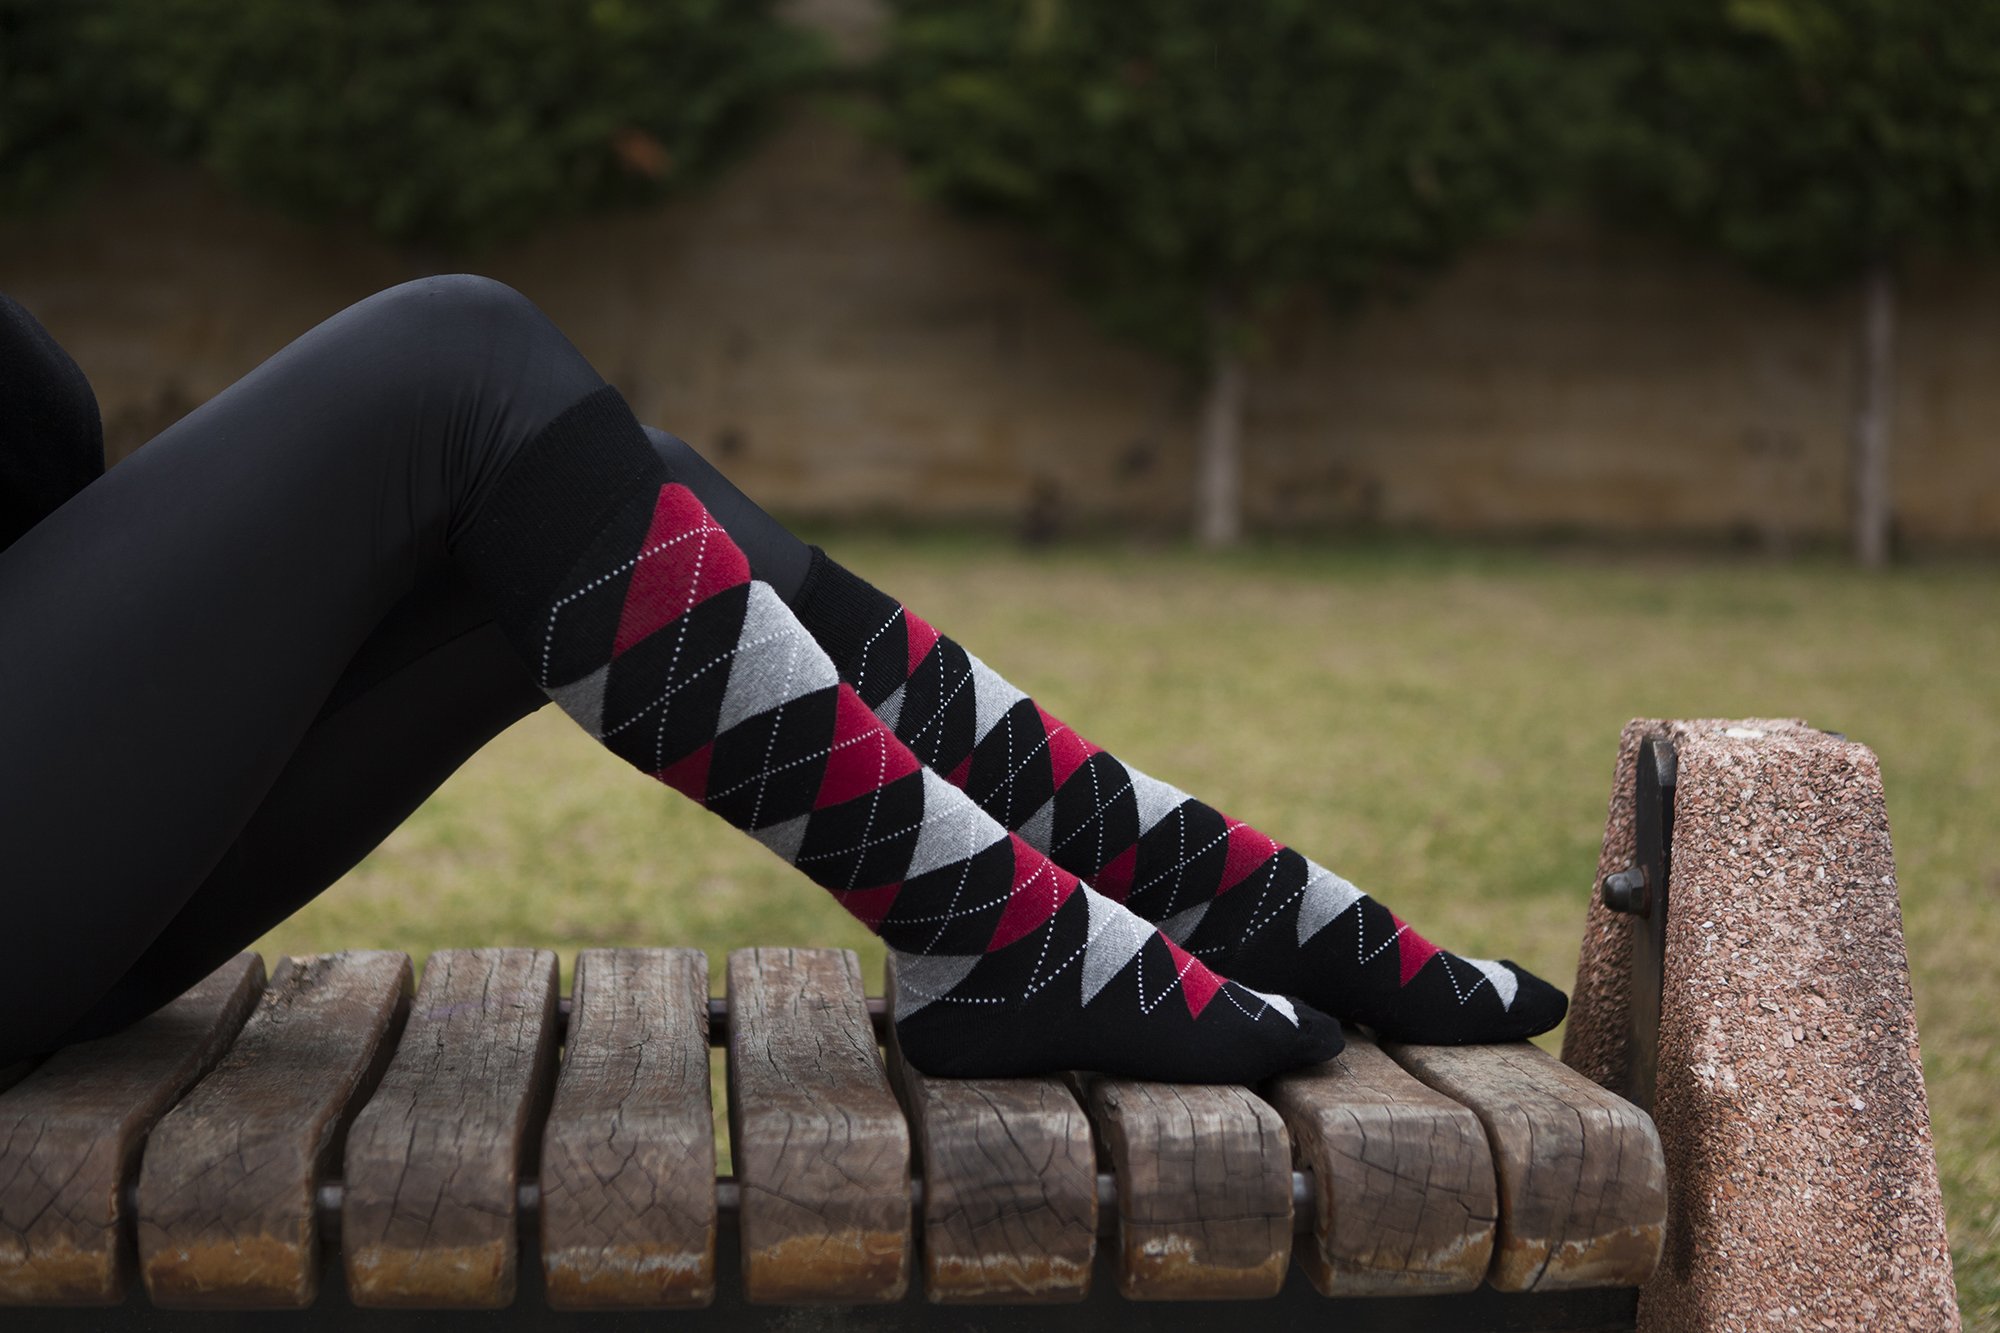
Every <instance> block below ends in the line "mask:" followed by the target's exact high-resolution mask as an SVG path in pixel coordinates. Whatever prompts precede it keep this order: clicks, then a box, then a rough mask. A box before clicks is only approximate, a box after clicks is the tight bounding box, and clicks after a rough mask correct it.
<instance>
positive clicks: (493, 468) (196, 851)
mask: <svg viewBox="0 0 2000 1333" xmlns="http://www.w3.org/2000/svg"><path fill="white" fill-rule="evenodd" d="M602 384H603V381H602V379H600V378H599V376H598V375H597V373H596V371H594V370H593V369H591V367H590V365H589V363H588V362H586V361H585V360H584V358H583V357H582V356H581V355H580V354H579V353H578V352H577V350H576V349H575V348H574V347H573V346H572V345H571V344H570V342H569V340H568V339H566V338H565V337H563V335H562V333H561V332H560V331H558V330H557V329H556V328H555V326H554V325H552V324H551V323H550V322H549V321H548V320H547V319H546V318H545V317H544V316H543V315H542V314H541V312H540V311H538V310H537V309H536V308H535V307H534V306H533V305H532V304H531V303H530V302H529V301H528V300H527V299H526V298H524V297H522V296H520V295H519V294H518V293H516V292H514V291H512V290H511V289H509V288H507V287H505V286H502V285H501V284H499V283H496V282H492V281H489V280H487V279H483V278H474V277H465V276H457V277H442V278H428V279H424V280H422V281H419V282H412V283H406V284H404V285H403V286H400V287H396V288H393V289H391V290H389V291H386V292H382V293H379V294H378V295H376V296H373V297H370V298H369V299H368V300H366V301H363V302H361V303H360V304H358V305H355V306H352V307H350V308H348V309H347V310H344V311H342V312H341V313H340V314H338V315H335V316H334V317H333V318H332V319H329V320H327V321H326V322H325V323H323V324H321V325H319V326H318V327H317V328H315V329H313V330H311V331H310V332H308V333H306V334H305V335H304V336H302V337H300V338H299V339H298V340H297V341H295V342H293V343H292V344H291V345H290V346H288V347H286V348H285V349H284V350H283V351H281V352H279V353H278V354H277V355H275V356H273V357H272V358H271V359H270V360H268V361H266V362H265V363H264V364H263V365H261V366H259V367H258V368H257V369H256V370H254V371H252V372H251V373H250V374H249V375H247V376H245V377H244V378H243V379H242V380H240V381H238V382H237V383H236V384H234V385H232V386H230V387H229V388H228V389H226V390H224V391H223V392H222V393H221V394H219V395H217V396H216V397H215V398H214V399H213V400H211V401H210V402H208V403H206V404H205V405H203V406H202V407H201V408H199V409H197V410H196V411H194V412H192V413H190V414H189V415H188V416H187V417H186V418H185V419H184V420H182V421H181V422H179V423H177V424H176V425H174V426H173V427H171V428H170V429H168V430H167V431H165V432H164V433H162V434H161V435H160V436H159V437H158V438H157V439H156V440H154V441H153V442H152V443H150V444H148V445H146V446H145V447H144V448H143V449H141V450H139V451H138V452H137V453H136V454H134V455H133V456H132V457H131V458H130V459H128V460H127V461H125V462H124V463H122V464H120V465H119V466H118V467H116V468H114V469H113V470H111V471H110V472H108V473H106V474H105V475H104V476H103V477H101V478H100V479H98V480H97V481H95V482H93V483H92V484H91V485H90V486H88V487H86V488H85V489H84V490H83V491H81V492H80V493H78V494H77V495H76V496H75V497H74V498H73V499H71V500H70V501H69V503H67V504H65V505H64V506H63V507H62V508H61V509H59V510H57V511H56V512H55V513H53V514H51V515H50V516H48V517H47V518H46V519H44V520H43V521H42V522H41V523H40V524H38V525H37V526H36V527H35V528H34V529H32V530H31V531H30V532H28V533H27V534H26V535H25V536H24V537H22V538H21V539H20V540H19V541H17V542H16V543H15V544H14V545H13V546H11V547H9V548H8V549H7V550H5V551H4V552H0V897H4V913H5V922H6V926H5V931H6V936H5V938H6V942H7V946H8V947H7V949H6V952H5V959H4V965H0V1065H5V1064H7V1063H10V1062H11V1061H13V1060H16V1059H19V1058H22V1057H23V1056H27V1055H32V1054H36V1053H39V1052H41V1051H44V1050H47V1049H50V1048H51V1047H53V1046H55V1045H58V1044H61V1043H64V1042H68V1041H73V1040H79V1039H82V1038H85V1037H89V1036H95V1035H100V1034H102V1033H105V1032H109V1031H113V1030H115V1029H117V1028H119V1027H122V1026H124V1025H125V1024H127V1023H129V1022H131V1021H133V1020H134V1019H136V1018H139V1017H141V1016H143V1015H144V1014H147V1013H149V1012H151V1011H152V1010H154V1009H156V1008H158V1007H159V1006H160V1005H161V1004H164V1003H165V1002H166V1001H167V1000H170V999H172V998H173V997H174V996H175V995H178V994H179V993H180V992H181V991H183V990H185V989H186V988H187V987H188V986H189V985H191V984H193V983H194V982H195V981H197V980H199V979H200V978H201V977H202V976H204V975H206V974H207V973H208V972H209V971H210V970H211V969H213V968H214V967H216V966H217V965H219V964H220V963H221V962H222V961H224V960H225V959H226V958H227V957H228V956H229V955H230V954H232V953H234V952H236V951H237V950H239V949H241V948H243V947H244V946H245V945H247V944H248V943H250V942H251V941H252V940H254V939H255V938H257V936H258V935H260V934H262V933H263V932H264V931H265V930H267V929H269V928H270V927H271V926H272V925H274V924H275V923H277V922H278V921H280V920H282V919H284V918H285V917H286V916H288V915H290V914H291V913H292V912H294V911H296V910H297V909H298V908H299V907H300V906H301V905H302V904H304V903H305V902H306V901H308V900H309V899H311V898H312V897H314V896H315V895H316V894H318V893H319V892H320V891H321V890H323V889H324V888H326V887H327V886H328V885H329V884H331V883H332V882H333V881H334V880H336V879H337V878H339V877H340V875H342V874H343V873H345V872H346V871H347V870H348V869H349V868H350V867H352V866H353V865H354V864H355V863H356V862H357V861H359V860H360V859H361V858H362V857H363V856H364V855H366V854H367V853H368V851H369V850H371V849H372V848H373V847H374V846H375V845H376V844H377V843H379V842H380V841H381V840H382V838H383V837H385V836H386V835H387V834H388V833H389V831H390V830H392V829H393V828H395V827H396V825H397V824H399V823H400V822H401V821H402V820H403V819H404V818H405V817H406V816H407V815H408V814H409V813H410V812H411V811H412V810H413V809H415V808H416V806H417V805H418V804H419V803H420V802H421V801H422V800H423V799H424V798H425V797H426V796H428V795H429V794H430V793H431V792H432V791H433V790H435V789H436V787H437V786H438V784H439V783H440V782H442V781H443V780H444V779H445V778H446V777H447V776H449V775H450V774H451V772H452V771H453V770H455V769H456V768H457V767H458V766H459V765H460V764H461V763H463V762H464V761H465V759H466V758H467V757H468V756H469V755H471V754H472V752H473V751H475V750H477V749H478V748H479V747H480V746H481V745H483V744H484V743H485V742H486V741H487V740H488V739H490V738H491V737H492V736H494V735H495V734H496V733H498V732H499V731H500V730H502V729H503V728H505V727H506V726H508V725H509V724H510V723H512V722H514V721H516V720H517V719H519V718H521V717H522V716H524V715H526V714H527V713H529V712H531V711H532V710H533V709H535V708H536V707H538V706H540V705H541V704H542V703H543V702H545V698H544V696H543V695H542V693H541V692H540V690H538V689H537V688H536V687H535V684H534V681H533V678H532V677H531V675H530V674H529V671H528V669H527V668H526V667H525V666H524V665H523V664H522V663H521V662H520V660H519V659H518V657H517V656H516V655H515V654H514V652H513V651H512V650H511V649H510V648H509V647H508V646H507V644H506V642H505V640H504V639H503V638H502V637H501V635H500V633H499V632H498V631H497V630H496V629H495V627H494V625H493V623H492V620H491V618H490V615H489V614H488V612H487V611H486V609H485V608H484V606H483V605H482V604H481V602H480V599H479V598H478V596H477V595H476V594H475V593H474V592H473V591H472V589H471V588H470V587H469V586H468V585H467V584H466V583H465V582H464V581H463V580H462V578H461V577H460V576H459V574H458V571H457V569H456V567H455V565H454V563H453V559H452V551H453V548H454V544H455V542H456V540H457V538H458V535H459V534H460V533H462V532H463V531H464V529H465V527H466V525H467V523H468V522H469V521H470V520H471V518H472V517H473V516H474V515H475V514H476V513H477V512H478V510H479V507H480V505H481V504H482V503H483V501H484V499H485V497H486V495H487V493H488V491H489V489H490V487H491V485H492V483H493V479H494V477H496V476H497V475H498V474H499V473H500V472H501V471H502V470H504V468H505V467H506V465H507V463H508V461H509V460H510V459H511V458H512V457H513V456H514V453H515V451H516V450H518V449H519V448H520V447H521V446H522V445H523V444H524V443H526V442H527V441H528V440H530V439H532V438H533V437H534V436H535V434H536V433H537V432H538V431H539V430H540V429H541V428H542V426H543V425H545V424H546V423H547V422H549V421H550V420H552V419H553V418H554V417H555V416H557V415H558V414H560V413H561V412H562V411H563V410H564V409H565V408H567V407H569V406H570V405H571V404H573V403H575V402H576V401H577V400H578V399H580V398H582V397H583V396H584V395H586V394H588V393H590V392H592V391H594V390H596V389H598V388H600V387H601V386H602ZM648 434H649V435H650V436H651V438H652V440H653V444H654V447H655V448H656V450H658V451H659V453H660V455H661V457H662V458H663V459H664V460H665V461H666V463H667V465H668V467H669V469H670V470H671V471H672V472H673V474H674V476H675V479H676V480H679V481H681V482H683V483H685V484H687V485H688V486H689V487H690V488H692V489H693V490H694V491H695V492H696V494H697V495H698V496H699V497H700V498H701V500H702V502H703V503H704V504H705V505H706V506H707V507H708V508H709V510H710V511H711V512H712V513H713V514H714V515H715V516H716V518H717V519H719V520H720V521H721V522H722V523H723V525H724V527H725V528H727V529H728V531H729V533H730V535H731V536H732V537H733V538H734V539H735V540H736V542H737V544H738V545H739V546H741V547H742V548H743V549H744V551H745V552H746V554H747V555H748V556H749V558H750V561H751V566H752V569H753V571H754V572H755V573H756V575H757V576H758V577H759V578H762V579H765V580H766V581H768V582H770V583H771V584H772V585H773V586H774V587H776V588H777V590H778V591H779V592H780V594H781V595H783V596H785V597H786V598H787V599H789V598H790V597H791V596H792V595H793V594H795V593H796V592H797V590H798V588H799V586H800V584H801V582H802V581H803V579H804V577H805V573H806V570H807V567H808V564H809V561H810V551H809V548H807V547H806V546H804V545H803V544H802V543H800V542H799V541H798V539H797V538H795V537H793V536H792V535H791V534H790V533H789V532H788V531H786V529H785V528H784V527H783V526H782V525H780V524H778V523H777V522H776V521H774V520H773V519H771V518H770V517H769V516H768V515H766V514H764V513H763V511H762V510H760V509H758V508H757V506H756V505H754V504H752V503H751V502H750V501H749V500H748V499H746V498H745V497H744V496H743V495H742V494H741V492H739V491H737V490H736V488H735V487H734V486H732V485H730V483H729V482H728V481H727V480H726V479H724V478H723V477H722V475H721V474H720V473H718V472H716V471H715V470H714V469H713V468H712V467H710V466H709V465H708V464H707V463H706V462H705V461H703V460H702V459H701V458H700V457H699V456H698V455H696V454H695V453H694V451H693V450H692V449H690V448H689V447H688V446H687V445H686V444H684V443H682V442H681V441H680V440H677V439H675V438H673V437H672V436H669V435H666V434H663V433H660V432H657V431H649V432H648Z"/></svg>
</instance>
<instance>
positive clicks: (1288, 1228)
mask: <svg viewBox="0 0 2000 1333" xmlns="http://www.w3.org/2000/svg"><path fill="white" fill-rule="evenodd" d="M1083 1086H1084V1090H1085V1099H1084V1104H1085V1105H1086V1106H1088V1107H1089V1108H1090V1118H1091V1120H1092V1121H1093V1122H1094V1123H1095V1124H1096V1126H1097V1131H1098V1134H1099V1135H1100V1137H1101V1138H1102V1139H1103V1141H1104V1145H1105V1147H1106V1148H1107V1149H1108V1150H1109V1152H1110V1154H1111V1162H1112V1169H1113V1171H1114V1172H1115V1173H1116V1175H1117V1179H1118V1242H1119V1256H1118V1290H1119V1291H1120V1292H1121V1293H1123V1294H1124V1295H1125V1296H1126V1297H1128V1298H1130V1299H1133V1300H1162V1301H1164V1300H1212V1299H1213V1300H1232V1299H1234V1300H1240V1299H1248V1298H1253V1297H1258V1296H1270V1295H1274V1294H1275V1293H1276V1292H1277V1290H1278V1288H1280V1287H1281V1286H1283V1285H1284V1281H1285V1269H1286V1268H1287V1267H1288V1266H1289V1265H1290V1264H1291V1259H1292V1153H1291V1143H1290V1140H1289V1138H1288V1136H1287V1135H1286V1133H1285V1125H1284V1121H1283V1120H1281V1119H1280V1118H1279V1116H1278V1113H1277V1112H1276V1111H1274V1110H1272V1109H1271V1107H1270V1106H1269V1105H1267V1104H1266V1103H1264V1102H1263V1101H1261V1100H1259V1099H1258V1098H1257V1097H1256V1096H1255V1095H1254V1094H1252V1093H1251V1092H1249V1091H1248V1090H1247V1089H1244V1088H1233V1087H1223V1086H1215V1085H1208V1084H1193V1083H1142V1082H1138V1081H1135V1080H1131V1079H1114V1078H1098V1077H1086V1078H1085V1079H1084V1080H1083Z"/></svg>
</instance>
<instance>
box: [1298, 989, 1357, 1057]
mask: <svg viewBox="0 0 2000 1333" xmlns="http://www.w3.org/2000/svg"><path fill="white" fill-rule="evenodd" d="M1292 1008H1293V1009H1294V1010H1295V1011H1297V1013H1298V1016H1299V1063H1300V1064H1301V1065H1317V1064H1325V1063H1326V1062H1327V1061H1328V1060H1331V1059H1333V1057H1334V1056H1336V1055H1339V1054H1340V1053H1341V1052H1342V1051H1343V1050H1345V1049H1347V1037H1346V1035H1345V1034H1344V1033H1342V1032H1341V1030H1340V1020H1339V1019H1337V1018H1335V1017H1333V1016H1332V1015H1331V1014H1323V1013H1321V1012H1320V1011H1319V1010H1317V1009H1315V1008H1313V1007H1312V1006H1311V1005H1309V1004H1307V1003H1306V1002H1305V1001H1303V1000H1297V999H1295V1000H1293V1001H1292Z"/></svg>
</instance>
